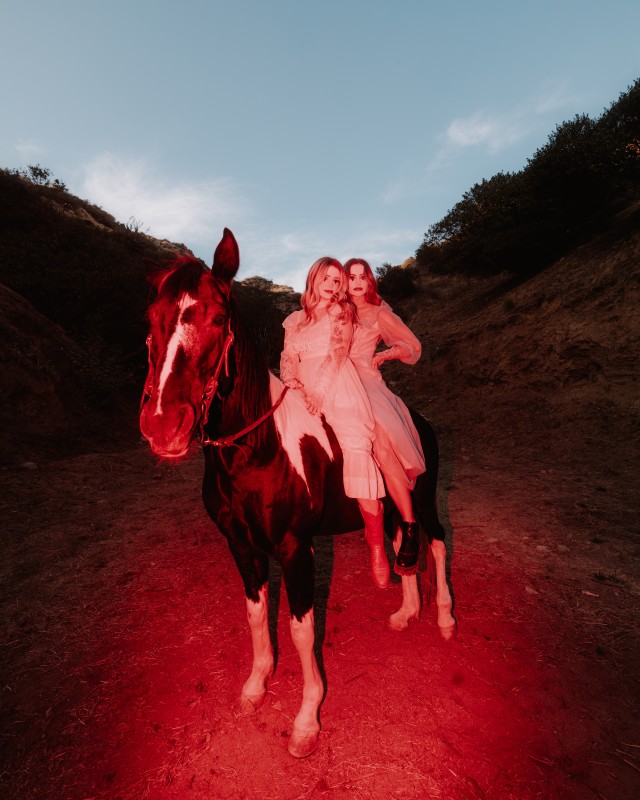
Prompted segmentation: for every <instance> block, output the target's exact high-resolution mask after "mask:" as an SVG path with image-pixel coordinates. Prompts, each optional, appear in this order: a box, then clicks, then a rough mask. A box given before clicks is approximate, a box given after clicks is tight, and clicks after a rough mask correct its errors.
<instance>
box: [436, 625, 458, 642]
mask: <svg viewBox="0 0 640 800" xmlns="http://www.w3.org/2000/svg"><path fill="white" fill-rule="evenodd" d="M438 630H439V631H440V636H442V638H443V639H444V641H445V642H452V641H453V640H454V639H455V638H456V637H457V636H458V623H457V622H454V623H453V625H438Z"/></svg>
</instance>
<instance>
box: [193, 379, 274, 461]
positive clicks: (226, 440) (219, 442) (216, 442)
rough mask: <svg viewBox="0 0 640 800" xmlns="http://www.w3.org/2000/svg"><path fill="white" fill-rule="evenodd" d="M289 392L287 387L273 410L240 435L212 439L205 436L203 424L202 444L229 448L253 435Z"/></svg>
mask: <svg viewBox="0 0 640 800" xmlns="http://www.w3.org/2000/svg"><path fill="white" fill-rule="evenodd" d="M288 391H289V387H288V386H285V387H284V389H283V390H282V394H281V395H280V397H279V398H278V399H277V400H276V402H275V403H274V404H273V405H272V406H271V408H270V409H269V410H268V411H267V412H266V413H264V414H263V415H262V416H261V417H260V418H259V419H257V420H256V421H255V422H252V423H251V425H247V427H246V428H243V429H242V430H241V431H238V433H233V434H231V435H230V436H222V437H221V438H220V439H210V438H209V437H208V436H205V435H204V430H202V428H203V426H202V424H201V431H202V434H201V444H202V446H203V447H204V446H205V445H208V444H209V445H211V446H212V447H228V446H229V445H230V444H233V443H234V442H235V440H236V439H239V438H240V437H241V436H244V435H245V434H246V433H251V431H252V430H254V429H255V428H257V427H259V426H260V425H262V423H263V422H265V420H267V419H269V417H270V416H271V415H272V414H273V412H274V411H275V410H276V408H278V406H279V405H280V403H281V402H282V401H283V400H284V396H285V394H286V393H287V392H288ZM205 424H206V423H205Z"/></svg>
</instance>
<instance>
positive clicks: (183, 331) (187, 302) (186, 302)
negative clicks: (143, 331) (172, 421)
mask: <svg viewBox="0 0 640 800" xmlns="http://www.w3.org/2000/svg"><path fill="white" fill-rule="evenodd" d="M195 303H196V299H195V297H191V296H190V295H188V294H184V295H183V296H182V297H181V298H180V302H179V303H178V308H179V309H180V313H179V315H178V321H177V322H176V327H175V328H174V331H173V333H172V334H171V338H170V339H169V343H168V344H167V349H166V351H165V355H164V362H163V364H162V369H161V371H160V377H159V379H158V391H157V398H158V399H157V406H156V414H162V392H163V391H164V387H165V386H166V383H167V380H168V378H169V375H171V373H172V372H173V366H174V364H175V360H176V355H177V354H178V349H179V348H180V347H181V346H182V347H183V348H184V349H186V350H188V349H189V345H190V344H191V340H192V337H193V334H194V330H195V327H194V326H193V325H191V324H190V323H185V322H183V319H182V317H183V314H184V312H185V311H186V310H187V309H188V308H190V307H191V306H192V305H195Z"/></svg>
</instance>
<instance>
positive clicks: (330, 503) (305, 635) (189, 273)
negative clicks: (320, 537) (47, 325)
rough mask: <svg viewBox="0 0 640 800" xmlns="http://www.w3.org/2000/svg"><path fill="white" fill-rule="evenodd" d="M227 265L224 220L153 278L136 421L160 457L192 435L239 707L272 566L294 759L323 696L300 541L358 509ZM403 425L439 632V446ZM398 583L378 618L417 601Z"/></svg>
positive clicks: (337, 527)
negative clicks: (246, 658)
mask: <svg viewBox="0 0 640 800" xmlns="http://www.w3.org/2000/svg"><path fill="white" fill-rule="evenodd" d="M238 267H239V251H238V245H237V243H236V240H235V238H234V236H233V234H232V233H231V231H229V230H228V229H226V228H225V230H224V234H223V237H222V239H221V241H220V243H219V244H218V246H217V248H216V251H215V255H214V261H213V267H212V269H211V270H209V269H207V268H206V267H205V266H204V265H203V264H202V263H201V262H200V261H198V260H196V259H194V258H191V257H184V256H183V257H180V258H178V259H177V260H176V262H175V263H174V264H172V265H171V266H169V267H168V268H167V269H166V270H165V271H163V272H161V273H159V274H157V275H156V276H155V278H154V279H153V282H154V283H155V286H156V289H157V297H156V299H155V300H154V302H153V303H152V304H151V306H150V307H149V310H148V319H149V324H150V333H149V338H148V345H149V373H148V376H147V380H146V383H145V389H144V394H143V399H142V407H141V411H140V429H141V431H142V433H143V435H144V436H145V437H146V439H147V440H148V441H149V444H150V445H151V449H152V450H153V452H154V453H155V454H156V455H158V456H161V457H163V458H170V459H175V458H180V457H182V456H184V455H185V454H186V453H187V451H188V450H189V447H190V445H191V443H192V441H193V440H194V438H197V434H198V433H200V435H201V439H202V445H203V451H204V457H205V471H204V480H203V499H204V504H205V507H206V509H207V512H208V513H209V515H210V516H211V518H212V519H213V521H214V522H215V523H216V525H217V526H218V528H219V529H220V531H221V532H222V533H223V534H224V535H225V537H226V538H227V541H228V543H229V548H230V550H231V553H232V555H233V558H234V559H235V562H236V565H237V567H238V570H239V572H240V575H241V577H242V580H243V582H244V588H245V594H246V605H247V614H248V619H249V627H250V629H251V637H252V642H253V666H252V670H251V674H250V675H249V678H248V679H247V681H246V682H245V684H244V686H243V688H242V694H241V706H242V708H243V710H244V711H246V712H249V711H253V710H254V709H257V708H258V707H259V706H260V705H261V703H262V702H263V701H264V698H265V695H266V691H267V682H268V680H269V677H270V676H271V674H272V671H273V665H274V659H273V650H272V646H271V641H270V638H269V629H268V619H267V610H268V609H267V605H268V604H267V586H268V564H269V558H270V557H272V558H275V559H277V560H278V562H279V563H280V565H281V568H282V575H283V579H284V583H285V587H286V591H287V596H288V601H289V608H290V611H291V623H290V627H291V636H292V639H293V642H294V644H295V647H296V649H297V651H298V654H299V656H300V661H301V664H302V675H303V682H304V686H303V693H302V704H301V707H300V710H299V711H298V714H297V716H296V717H295V721H294V725H293V731H292V733H291V736H290V739H289V752H290V753H291V754H292V755H293V756H296V757H298V758H302V757H304V756H307V755H309V754H310V753H311V752H313V750H314V749H315V748H316V746H317V742H318V735H319V730H320V725H319V720H318V709H319V707H320V703H321V701H322V697H323V692H324V687H323V682H322V679H321V676H320V672H319V669H318V664H317V661H316V658H315V654H314V649H313V645H314V618H313V595H314V570H315V567H314V554H313V548H312V540H313V536H314V535H317V534H323V533H329V534H335V533H344V532H347V531H355V530H359V529H361V528H362V518H361V516H360V512H359V509H358V506H357V503H356V502H355V501H354V500H351V499H348V498H347V497H345V494H344V488H343V483H342V454H341V452H340V449H339V447H338V445H337V442H336V439H335V437H334V436H333V433H332V431H331V429H330V428H328V427H327V426H326V425H325V424H324V422H323V420H322V418H321V417H314V416H311V415H310V414H308V413H307V411H306V409H305V407H304V403H303V401H302V398H301V397H300V396H299V394H298V393H297V392H295V391H289V392H287V391H286V389H285V387H284V386H283V384H282V383H281V382H280V381H279V380H278V378H276V377H275V376H274V375H273V374H272V373H270V372H269V370H268V368H267V366H266V363H265V362H264V360H263V358H262V357H261V355H260V354H259V352H258V350H257V348H256V347H255V346H254V345H253V344H252V340H251V336H250V335H249V332H248V331H247V330H246V327H245V326H243V325H242V324H241V322H240V320H239V318H238V314H237V311H236V308H235V304H234V300H233V296H232V295H233V293H232V282H233V279H234V277H235V275H236V272H237V270H238ZM414 421H415V423H416V427H417V429H418V431H419V433H420V437H421V440H422V444H423V448H424V451H425V457H426V462H427V465H428V471H427V472H426V473H425V474H424V475H422V476H420V478H419V479H418V483H417V485H416V491H415V506H416V514H417V517H418V520H419V522H420V523H421V525H422V528H423V529H424V531H426V533H427V535H428V538H429V541H430V542H431V552H432V554H433V555H434V556H435V566H436V569H435V574H436V578H437V591H438V594H437V600H438V609H439V612H438V623H439V625H440V628H441V631H442V632H443V636H445V638H449V637H450V636H451V635H452V632H453V627H452V626H453V622H454V621H453V617H452V616H451V596H450V594H449V589H448V587H447V582H446V577H445V549H444V541H443V539H444V532H443V529H442V526H441V524H440V522H439V520H438V515H437V512H436V505H435V491H436V480H437V468H438V450H437V442H436V439H435V435H434V433H433V430H432V428H431V426H430V425H429V423H428V422H427V421H426V420H425V419H424V418H423V417H421V416H420V415H414ZM364 558H365V554H364V552H363V559H364ZM402 586H403V603H402V607H401V608H400V609H399V611H397V612H396V613H395V614H394V615H392V616H391V618H390V620H389V623H390V625H391V627H393V628H395V629H397V630H401V629H403V628H406V627H407V625H408V623H409V621H410V620H411V619H412V618H416V617H417V616H418V613H419V609H420V598H419V593H418V588H417V580H416V576H413V577H403V578H402Z"/></svg>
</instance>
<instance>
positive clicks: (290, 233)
mask: <svg viewBox="0 0 640 800" xmlns="http://www.w3.org/2000/svg"><path fill="white" fill-rule="evenodd" d="M253 188H255V187H253ZM82 193H83V195H84V196H85V197H86V198H87V199H88V200H90V201H91V202H92V203H95V204H97V205H100V206H101V207H102V208H104V209H105V211H108V212H109V213H110V214H113V216H115V217H116V219H118V220H120V221H121V222H127V221H128V220H129V219H131V218H132V217H133V218H135V220H136V221H137V222H138V223H140V225H141V227H142V229H143V230H145V231H147V232H148V233H149V234H151V235H152V236H155V237H157V238H161V239H169V240H171V241H174V242H184V243H185V244H186V245H187V246H188V247H189V248H190V249H191V250H192V251H193V252H194V253H195V254H196V255H198V256H200V257H202V258H204V259H205V261H207V262H208V263H210V260H211V259H210V254H211V253H212V252H213V250H214V248H215V246H216V244H217V242H218V240H219V238H220V236H221V234H222V229H223V228H224V227H225V226H226V227H229V228H231V229H232V230H233V232H234V234H235V235H236V237H237V239H238V244H239V246H240V272H239V275H238V278H239V279H243V278H248V277H250V276H252V275H261V276H263V277H265V278H269V279H270V280H272V281H274V283H279V284H285V285H287V286H292V287H293V288H294V289H296V290H297V291H302V290H303V289H304V284H305V280H306V276H307V272H308V271H309V267H310V266H311V264H312V263H313V262H314V261H315V260H316V259H317V258H319V257H320V256H323V255H331V256H334V257H335V258H338V259H340V260H341V261H342V260H346V259H347V258H350V257H352V256H356V255H358V256H361V257H362V258H366V259H368V260H369V261H370V262H371V265H372V266H373V267H376V266H379V265H380V264H382V263H383V262H390V263H395V264H397V263H400V262H401V261H403V260H404V259H405V258H407V255H410V254H411V253H413V252H414V251H415V248H416V247H417V244H418V243H419V241H420V238H421V232H419V231H413V230H386V231H385V230H381V229H379V228H376V227H374V226H365V225H362V226H361V227H360V228H359V229H358V230H356V231H355V232H349V233H345V234H341V233H337V234H336V231H335V229H334V228H330V227H329V226H328V225H327V224H326V223H324V222H322V223H319V224H318V225H314V224H311V225H308V226H306V227H300V228H297V229H288V230H282V229H281V230H279V231H278V230H274V227H273V225H272V224H267V223H266V222H265V214H264V213H263V212H262V211H261V209H259V208H256V207H254V205H253V204H252V202H250V201H249V200H247V198H248V197H249V195H250V193H251V194H255V192H252V187H248V186H242V185H241V184H240V183H239V182H238V181H236V180H233V179H230V178H224V179H222V178H221V179H215V180H205V181H201V182H186V181H182V182H178V183H171V182H170V181H169V180H167V179H166V178H163V177H161V176H160V174H159V172H158V170H157V168H156V167H155V165H153V164H152V163H151V162H150V161H148V160H146V159H142V158H140V159H130V158H123V157H121V156H115V155H113V154H111V153H103V154H101V155H99V156H97V157H96V158H94V159H93V160H92V161H91V162H90V163H89V164H87V165H86V166H85V167H84V172H83V179H82ZM258 194H260V193H259V192H258Z"/></svg>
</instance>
